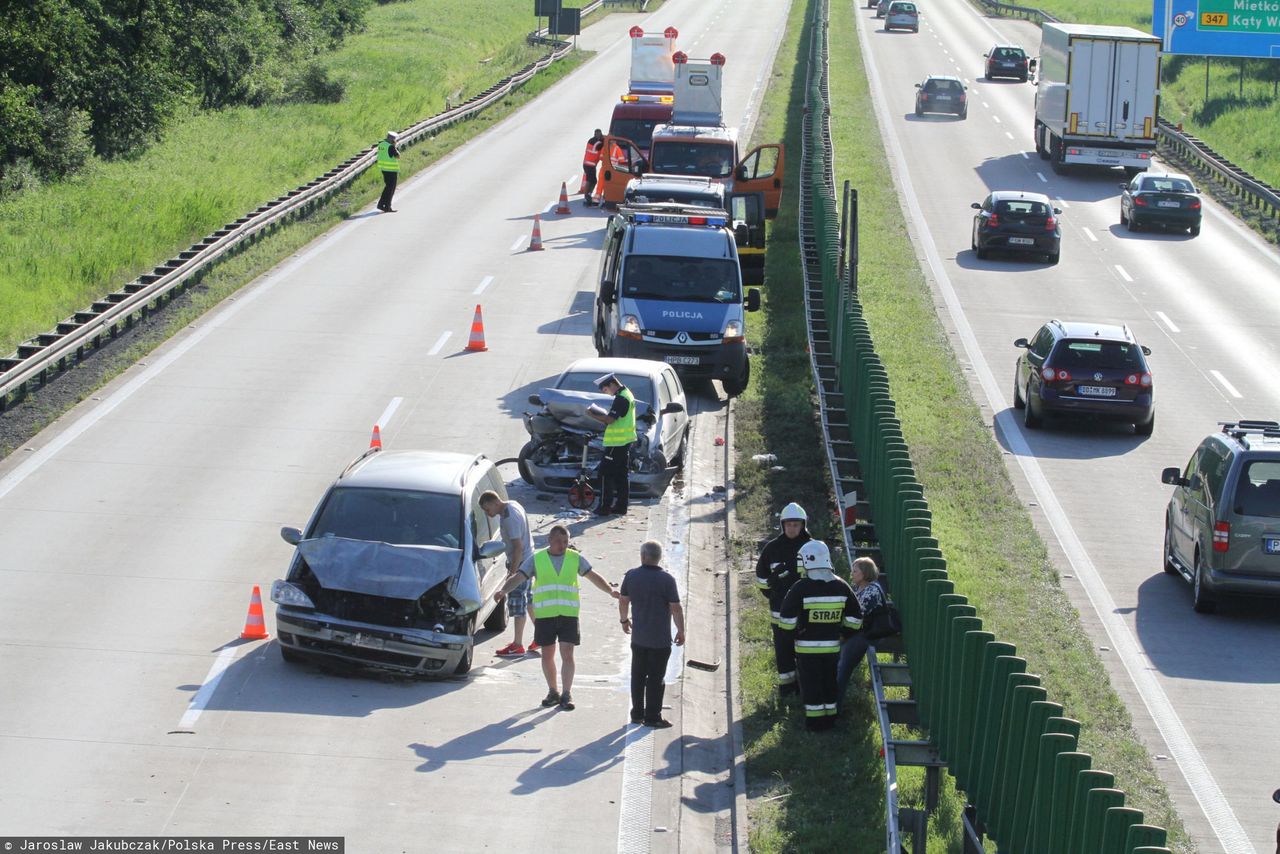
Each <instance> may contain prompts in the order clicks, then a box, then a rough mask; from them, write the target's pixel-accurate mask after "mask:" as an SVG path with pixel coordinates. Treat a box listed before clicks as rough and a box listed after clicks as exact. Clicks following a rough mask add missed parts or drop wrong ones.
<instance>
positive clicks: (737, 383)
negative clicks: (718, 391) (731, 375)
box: [720, 360, 751, 397]
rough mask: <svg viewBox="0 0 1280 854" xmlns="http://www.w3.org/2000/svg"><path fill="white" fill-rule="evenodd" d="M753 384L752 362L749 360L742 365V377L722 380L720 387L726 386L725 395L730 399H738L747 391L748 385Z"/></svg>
mask: <svg viewBox="0 0 1280 854" xmlns="http://www.w3.org/2000/svg"><path fill="white" fill-rule="evenodd" d="M750 382H751V361H750V360H747V361H745V362H743V363H742V375H741V376H740V377H738V378H737V379H733V380H721V381H720V385H722V386H724V393H725V394H727V395H729V397H737V396H738V395H740V394H742V393H743V392H744V391H746V390H747V384H748V383H750Z"/></svg>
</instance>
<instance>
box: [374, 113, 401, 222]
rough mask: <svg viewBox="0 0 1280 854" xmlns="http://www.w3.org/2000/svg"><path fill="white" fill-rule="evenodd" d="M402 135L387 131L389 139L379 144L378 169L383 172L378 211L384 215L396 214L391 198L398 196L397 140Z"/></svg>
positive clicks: (398, 158)
mask: <svg viewBox="0 0 1280 854" xmlns="http://www.w3.org/2000/svg"><path fill="white" fill-rule="evenodd" d="M399 138H400V134H398V133H396V132H395V131H393V130H389V131H387V138H386V139H384V140H383V141H382V142H380V143H378V168H379V169H380V170H382V197H381V198H379V199H378V210H380V211H382V212H383V213H395V212H396V211H395V208H393V207H391V197H392V196H394V195H395V194H396V180H397V179H398V178H399V176H400V149H398V148H396V140H397V139H399Z"/></svg>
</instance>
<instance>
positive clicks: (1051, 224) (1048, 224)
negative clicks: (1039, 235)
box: [1044, 217, 1058, 231]
mask: <svg viewBox="0 0 1280 854" xmlns="http://www.w3.org/2000/svg"><path fill="white" fill-rule="evenodd" d="M1057 227H1058V221H1057V220H1056V219H1054V218H1053V217H1046V218H1045V221H1044V230H1045V231H1053V230H1054V229H1055V228H1057Z"/></svg>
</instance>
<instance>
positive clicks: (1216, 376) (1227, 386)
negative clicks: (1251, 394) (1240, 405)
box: [1209, 368, 1244, 400]
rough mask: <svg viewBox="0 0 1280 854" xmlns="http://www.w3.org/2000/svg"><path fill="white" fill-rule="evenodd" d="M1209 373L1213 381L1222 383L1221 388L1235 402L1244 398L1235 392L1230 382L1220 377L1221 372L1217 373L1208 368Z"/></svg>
mask: <svg viewBox="0 0 1280 854" xmlns="http://www.w3.org/2000/svg"><path fill="white" fill-rule="evenodd" d="M1209 373H1211V374H1213V378H1214V379H1215V380H1217V381H1218V382H1220V383H1222V387H1223V388H1225V389H1226V390H1227V393H1228V394H1230V395H1231V396H1232V397H1234V398H1236V399H1237V400H1239V399H1240V398H1242V397H1244V395H1243V394H1241V393H1240V392H1238V391H1236V387H1235V386H1233V385H1232V384H1231V381H1230V380H1228V379H1227V378H1226V377H1224V376H1223V375H1222V371H1217V370H1213V369H1212V368H1210V369H1209Z"/></svg>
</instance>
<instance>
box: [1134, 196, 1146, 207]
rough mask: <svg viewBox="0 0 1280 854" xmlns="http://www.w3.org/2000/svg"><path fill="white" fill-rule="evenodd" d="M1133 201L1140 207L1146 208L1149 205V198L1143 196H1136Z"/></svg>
mask: <svg viewBox="0 0 1280 854" xmlns="http://www.w3.org/2000/svg"><path fill="white" fill-rule="evenodd" d="M1133 203H1134V205H1136V206H1137V207H1140V208H1145V207H1146V206H1147V200H1146V199H1144V198H1142V196H1134V197H1133Z"/></svg>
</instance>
